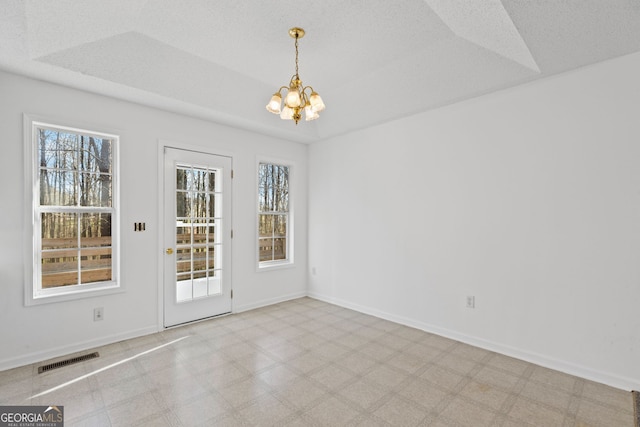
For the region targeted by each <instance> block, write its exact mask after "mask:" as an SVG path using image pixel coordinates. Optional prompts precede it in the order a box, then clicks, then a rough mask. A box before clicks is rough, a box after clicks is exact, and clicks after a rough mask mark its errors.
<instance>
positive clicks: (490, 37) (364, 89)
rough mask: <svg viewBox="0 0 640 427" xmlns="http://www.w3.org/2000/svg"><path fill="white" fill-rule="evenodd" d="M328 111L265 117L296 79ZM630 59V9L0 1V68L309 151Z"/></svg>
mask: <svg viewBox="0 0 640 427" xmlns="http://www.w3.org/2000/svg"><path fill="white" fill-rule="evenodd" d="M293 26H299V27H302V28H304V29H305V30H306V36H305V37H304V38H303V39H301V40H300V43H299V44H300V76H301V78H302V81H303V83H304V84H305V85H312V86H313V87H314V89H315V90H316V91H318V92H319V93H320V94H321V95H322V97H323V99H324V101H325V104H326V105H327V109H326V111H324V112H323V113H322V114H321V117H320V119H319V120H316V121H314V122H304V121H302V122H300V123H299V124H298V125H297V126H296V125H294V124H293V122H290V121H282V120H280V119H279V118H278V117H277V116H274V115H271V114H269V113H268V112H267V111H266V110H265V108H264V107H265V105H266V103H267V101H268V99H269V97H270V95H271V94H272V93H273V92H274V91H275V90H276V89H277V88H278V87H280V86H282V85H285V84H287V83H288V81H289V79H290V77H291V75H292V74H293V73H294V46H293V40H292V39H291V38H290V37H289V36H288V33H287V31H288V29H289V28H291V27H293ZM639 50H640V1H637V0H581V1H578V0H567V1H558V0H540V1H529V0H502V1H500V0H481V1H478V0H384V1H382V0H375V1H373V0H368V1H364V0H357V1H348V2H345V1H343V0H323V1H321V2H319V1H305V0H299V1H295V2H294V1H287V0H281V1H274V2H265V1H259V0H245V1H215V2H214V1H208V0H190V1H175V0H110V1H103V0H64V1H44V0H2V1H1V2H0V68H2V69H5V70H8V71H11V72H16V73H19V74H24V75H27V76H30V77H35V78H38V79H42V80H47V81H52V82H56V83H60V84H63V85H67V86H70V87H74V88H79V89H84V90H88V91H92V92H96V93H100V94H105V95H109V96H114V97H117V98H122V99H126V100H129V101H134V102H138V103H141V104H144V105H149V106H153V107H158V108H162V109H166V110H169V111H175V112H179V113H183V114H188V115H192V116H195V117H200V118H204V119H207V120H213V121H216V122H220V123H224V124H228V125H231V126H237V127H241V128H245V129H249V130H252V131H256V132H260V133H264V134H267V135H272V136H276V137H280V138H285V139H289V140H294V141H299V142H306V143H308V142H313V141H317V140H321V139H324V138H327V137H331V136H334V135H338V134H343V133H346V132H350V131H353V130H357V129H361V128H365V127H368V126H372V125H375V124H378V123H382V122H385V121H389V120H394V119H397V118H400V117H405V116H407V115H411V114H415V113H417V112H421V111H426V110H429V109H433V108H437V107H439V106H443V105H447V104H450V103H453V102H457V101H460V100H464V99H468V98H472V97H475V96H479V95H481V94H485V93H489V92H493V91H497V90H501V89H504V88H508V87H512V86H516V85H519V84H523V83H526V82H530V81H532V80H536V79H540V78H544V77H547V76H550V75H553V74H557V73H561V72H565V71H568V70H572V69H575V68H579V67H583V66H585V65H589V64H593V63H596V62H600V61H604V60H607V59H610V58H614V57H617V56H621V55H626V54H629V53H633V52H637V51H639Z"/></svg>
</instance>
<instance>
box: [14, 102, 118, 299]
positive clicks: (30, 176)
mask: <svg viewBox="0 0 640 427" xmlns="http://www.w3.org/2000/svg"><path fill="white" fill-rule="evenodd" d="M72 121H73V120H62V119H54V118H51V117H43V116H37V115H32V114H26V113H24V114H23V143H24V167H25V183H26V185H27V186H28V187H29V188H28V189H27V188H25V191H24V208H25V212H30V213H31V215H30V220H29V221H25V224H24V228H23V233H24V236H25V237H27V236H30V238H28V239H27V238H25V239H24V241H25V242H30V243H29V244H26V245H25V248H24V251H25V252H24V259H25V261H26V260H30V261H29V262H25V263H24V270H25V281H24V286H23V289H24V305H25V306H35V305H41V304H49V303H56V302H63V301H73V300H77V299H82V298H88V297H95V296H103V295H111V294H115V293H122V292H124V291H125V288H124V286H123V284H122V281H121V280H120V262H121V259H120V253H121V250H120V245H121V239H120V216H121V213H120V140H121V138H122V136H121V135H118V134H115V133H114V132H113V130H111V131H103V130H101V129H104V127H102V126H97V125H89V126H83V127H77V126H70V125H69V124H68V123H69V122H72ZM37 127H43V128H50V129H59V130H64V131H69V132H73V133H77V134H82V135H90V136H96V137H100V138H108V139H111V140H112V144H111V153H112V165H111V166H112V173H111V188H112V192H113V196H112V199H111V207H110V208H109V209H108V210H109V211H112V212H113V215H112V223H111V227H112V228H111V235H112V236H111V237H112V244H111V250H112V252H111V259H112V273H113V277H112V280H110V281H107V282H97V283H90V284H85V285H77V286H70V287H65V288H61V289H52V290H46V291H43V290H42V289H40V285H39V279H38V278H36V277H34V266H36V265H39V263H40V257H39V254H40V245H41V242H40V240H39V239H37V238H36V237H37V236H36V233H35V232H34V231H35V228H36V224H37V223H38V221H39V219H38V218H37V215H36V206H39V203H40V202H39V165H38V159H36V157H35V151H34V150H35V132H34V131H35V129H36V128H37ZM89 128H93V129H99V130H89ZM27 190H28V191H27Z"/></svg>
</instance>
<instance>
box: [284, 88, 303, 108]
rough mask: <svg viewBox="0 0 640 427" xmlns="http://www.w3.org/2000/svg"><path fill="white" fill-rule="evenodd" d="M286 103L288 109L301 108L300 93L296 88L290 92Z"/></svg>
mask: <svg viewBox="0 0 640 427" xmlns="http://www.w3.org/2000/svg"><path fill="white" fill-rule="evenodd" d="M284 103H285V104H286V105H287V107H290V108H296V107H299V106H300V103H301V100H300V93H299V92H298V91H297V90H296V89H295V88H290V89H289V92H287V96H286V98H285V99H284Z"/></svg>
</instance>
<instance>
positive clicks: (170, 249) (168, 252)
mask: <svg viewBox="0 0 640 427" xmlns="http://www.w3.org/2000/svg"><path fill="white" fill-rule="evenodd" d="M165 252H166V253H167V255H171V254H172V253H173V248H167V250H166V251H165Z"/></svg>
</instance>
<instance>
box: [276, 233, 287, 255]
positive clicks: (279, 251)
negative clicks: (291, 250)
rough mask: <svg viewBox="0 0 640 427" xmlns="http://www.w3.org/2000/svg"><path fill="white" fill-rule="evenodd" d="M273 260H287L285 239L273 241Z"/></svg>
mask: <svg viewBox="0 0 640 427" xmlns="http://www.w3.org/2000/svg"><path fill="white" fill-rule="evenodd" d="M273 259H274V260H282V259H287V239H285V238H281V239H273Z"/></svg>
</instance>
